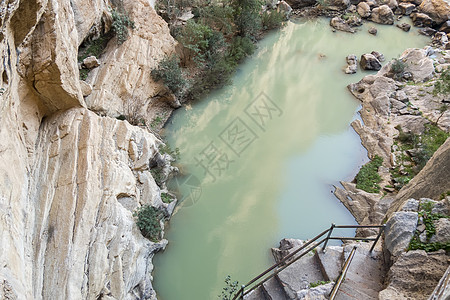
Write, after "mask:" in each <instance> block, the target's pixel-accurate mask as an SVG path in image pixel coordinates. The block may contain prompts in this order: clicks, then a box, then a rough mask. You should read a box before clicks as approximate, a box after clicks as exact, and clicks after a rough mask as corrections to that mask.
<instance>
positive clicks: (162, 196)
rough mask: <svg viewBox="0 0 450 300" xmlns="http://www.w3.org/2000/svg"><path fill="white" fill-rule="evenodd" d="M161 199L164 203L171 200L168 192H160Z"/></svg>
mask: <svg viewBox="0 0 450 300" xmlns="http://www.w3.org/2000/svg"><path fill="white" fill-rule="evenodd" d="M161 200H162V202H164V203H170V202H172V201H173V199H172V197H171V196H170V194H168V193H161Z"/></svg>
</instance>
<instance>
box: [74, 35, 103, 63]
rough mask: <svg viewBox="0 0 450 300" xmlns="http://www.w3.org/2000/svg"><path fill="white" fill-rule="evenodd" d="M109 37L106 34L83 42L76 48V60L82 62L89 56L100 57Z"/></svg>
mask: <svg viewBox="0 0 450 300" xmlns="http://www.w3.org/2000/svg"><path fill="white" fill-rule="evenodd" d="M110 39H111V35H108V34H106V35H103V36H101V37H99V38H98V39H96V40H93V41H85V42H83V44H82V45H81V46H80V49H78V62H82V61H83V60H84V59H85V58H87V57H89V56H95V57H97V58H98V57H100V55H101V54H102V52H103V50H105V48H106V45H107V44H108V41H109V40H110Z"/></svg>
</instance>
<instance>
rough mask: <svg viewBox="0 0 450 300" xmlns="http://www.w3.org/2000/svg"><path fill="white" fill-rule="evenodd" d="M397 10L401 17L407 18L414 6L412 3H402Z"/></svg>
mask: <svg viewBox="0 0 450 300" xmlns="http://www.w3.org/2000/svg"><path fill="white" fill-rule="evenodd" d="M398 8H399V9H400V12H401V14H402V15H405V16H409V15H410V14H411V13H412V12H413V10H414V9H415V8H416V6H415V5H414V4H412V3H408V2H402V3H400V4H399V5H398Z"/></svg>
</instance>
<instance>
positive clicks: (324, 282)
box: [309, 280, 331, 288]
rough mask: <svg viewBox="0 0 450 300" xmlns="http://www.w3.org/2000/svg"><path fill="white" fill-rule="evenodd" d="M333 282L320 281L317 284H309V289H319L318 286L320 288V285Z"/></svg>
mask: <svg viewBox="0 0 450 300" xmlns="http://www.w3.org/2000/svg"><path fill="white" fill-rule="evenodd" d="M330 282H331V281H322V280H319V281H317V282H311V283H310V284H309V287H311V288H315V287H317V286H319V285H324V284H327V283H330Z"/></svg>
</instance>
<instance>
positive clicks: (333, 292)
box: [329, 246, 357, 300]
mask: <svg viewBox="0 0 450 300" xmlns="http://www.w3.org/2000/svg"><path fill="white" fill-rule="evenodd" d="M356 248H357V247H356V246H354V247H353V249H352V252H350V255H349V256H348V258H347V260H346V261H345V264H344V267H343V268H342V272H341V274H340V275H339V277H338V280H336V283H335V284H334V286H333V289H332V290H331V293H330V299H329V300H334V298H335V297H336V294H337V292H338V290H339V288H340V287H341V284H342V281H343V280H344V278H345V275H346V274H347V270H348V267H349V266H350V263H351V262H352V259H353V256H355V252H356Z"/></svg>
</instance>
